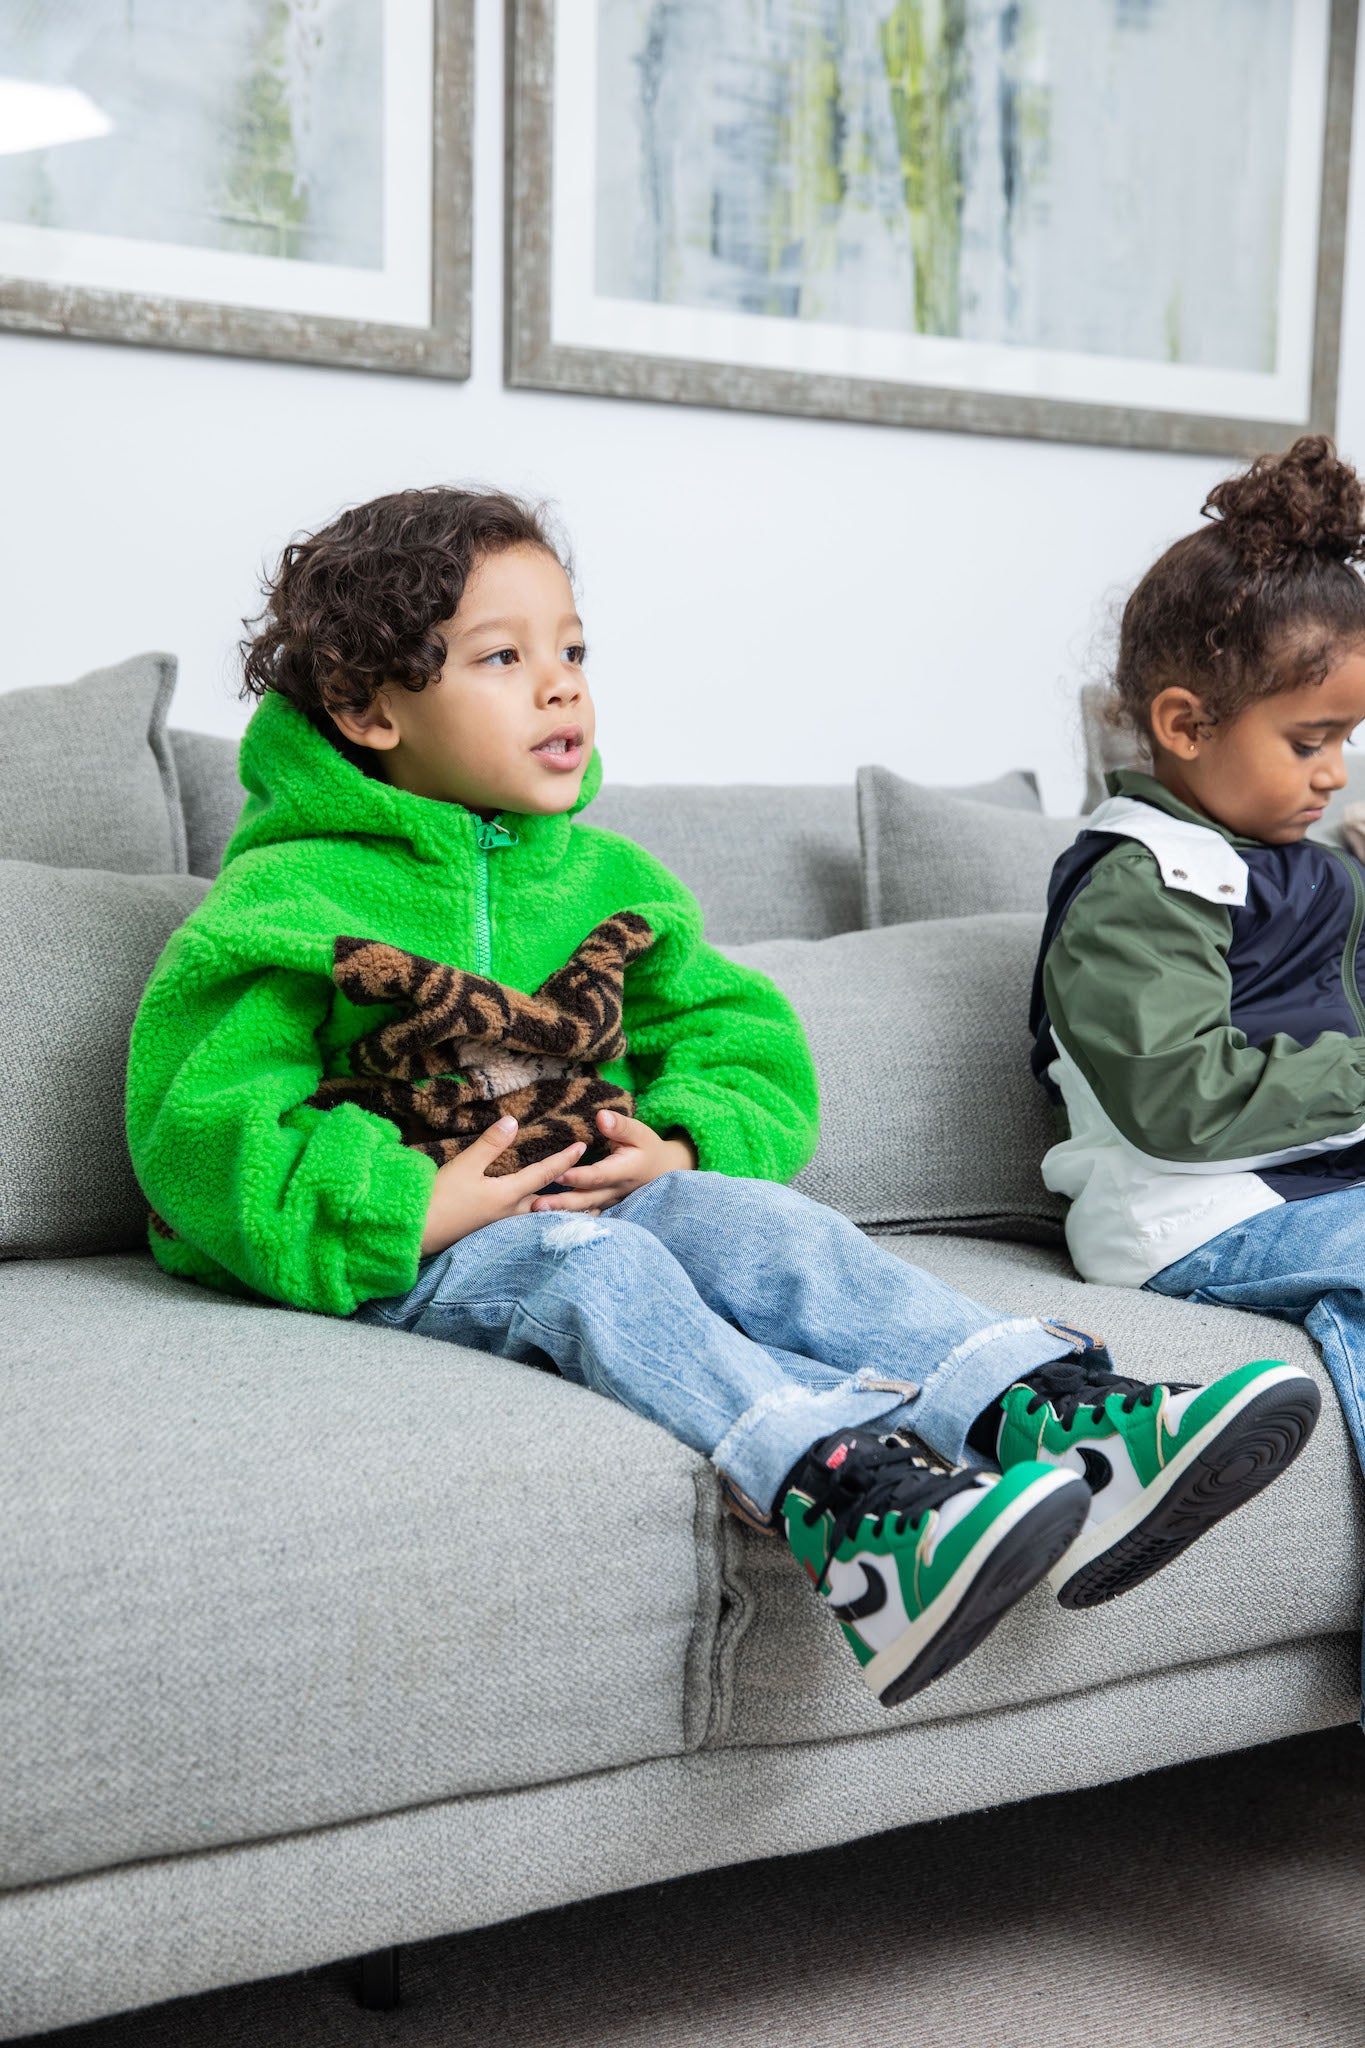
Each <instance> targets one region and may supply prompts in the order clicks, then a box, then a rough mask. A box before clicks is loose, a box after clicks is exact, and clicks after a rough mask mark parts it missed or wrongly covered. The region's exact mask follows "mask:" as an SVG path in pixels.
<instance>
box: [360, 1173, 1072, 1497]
mask: <svg viewBox="0 0 1365 2048" xmlns="http://www.w3.org/2000/svg"><path fill="white" fill-rule="evenodd" d="M356 1313H357V1318H358V1320H360V1321H362V1322H374V1323H384V1324H388V1325H390V1326H391V1327H394V1328H397V1329H404V1330H415V1331H417V1332H418V1333H419V1334H420V1335H422V1336H425V1337H444V1338H446V1339H447V1340H448V1341H449V1342H451V1343H455V1344H469V1345H472V1346H473V1347H474V1348H475V1349H476V1350H480V1351H491V1352H494V1353H495V1354H496V1355H497V1356H499V1357H501V1358H511V1359H516V1360H519V1361H522V1362H524V1363H532V1364H540V1365H544V1364H545V1362H546V1360H547V1359H548V1360H549V1361H550V1362H551V1363H552V1364H553V1365H555V1366H556V1367H558V1369H559V1371H560V1372H561V1373H562V1374H563V1375H564V1377H565V1378H566V1379H569V1380H576V1381H578V1383H579V1384H580V1385H582V1386H587V1387H591V1388H593V1389H594V1390H595V1391H596V1392H597V1393H600V1394H609V1395H610V1396H611V1397H612V1398H613V1399H614V1400H617V1401H620V1402H622V1403H623V1404H624V1405H625V1406H626V1407H627V1408H631V1409H633V1410H634V1411H635V1413H636V1414H637V1415H643V1416H646V1417H647V1418H648V1419H649V1420H650V1421H651V1422H657V1423H659V1424H660V1425H661V1426H662V1427H663V1428H664V1429H667V1430H669V1431H670V1432H671V1433H672V1434H673V1435H674V1436H676V1437H679V1438H680V1439H681V1440H682V1442H683V1443H685V1444H690V1445H691V1446H692V1448H693V1449H694V1450H697V1451H701V1452H704V1453H705V1455H706V1456H707V1457H709V1458H710V1459H711V1460H712V1462H713V1463H714V1464H715V1465H716V1467H717V1468H718V1469H719V1470H720V1471H721V1472H722V1473H723V1474H724V1475H725V1476H726V1477H727V1478H728V1479H729V1480H730V1481H731V1483H732V1484H733V1485H734V1486H735V1487H736V1488H737V1489H738V1490H739V1491H740V1493H742V1494H743V1495H745V1496H746V1497H747V1498H748V1500H749V1501H750V1502H752V1503H753V1504H754V1506H756V1507H758V1508H759V1509H761V1510H762V1511H763V1512H764V1513H767V1512H768V1511H769V1510H770V1509H771V1508H772V1506H773V1503H774V1501H775V1499H776V1496H777V1493H778V1489H779V1487H780V1486H781V1484H782V1481H783V1480H784V1479H785V1478H786V1477H787V1475H788V1473H789V1472H790V1471H791V1469H792V1467H793V1466H794V1465H795V1464H796V1462H797V1460H798V1459H799V1458H800V1457H801V1456H802V1455H803V1454H804V1453H805V1452H806V1451H808V1450H809V1449H810V1447H811V1445H812V1444H814V1443H816V1442H818V1441H819V1439H820V1438H821V1437H824V1436H828V1435H830V1434H832V1433H833V1432H834V1431H835V1430H840V1429H848V1428H853V1427H867V1426H868V1425H870V1424H872V1423H877V1424H879V1425H880V1426H881V1430H882V1432H883V1433H885V1432H886V1431H888V1430H891V1429H899V1428H909V1429H912V1430H913V1431H914V1433H915V1435H916V1436H917V1437H919V1439H920V1440H921V1442H923V1443H924V1444H926V1445H927V1446H928V1448H929V1449H930V1450H931V1451H934V1452H936V1453H937V1454H938V1455H939V1456H940V1457H942V1458H946V1459H949V1460H950V1461H952V1462H953V1463H960V1462H962V1461H964V1459H965V1461H966V1462H968V1463H977V1462H979V1461H978V1460H977V1459H976V1457H975V1455H974V1453H972V1452H970V1451H968V1450H967V1448H966V1444H965V1439H966V1433H967V1431H968V1429H969V1428H970V1427H971V1424H972V1422H973V1421H974V1419H975V1418H976V1416H977V1415H979V1414H980V1412H981V1410H982V1409H983V1408H985V1407H986V1406H987V1405H988V1403H989V1402H991V1401H993V1400H995V1399H996V1397H997V1396H998V1395H1000V1394H1002V1393H1003V1392H1004V1390H1005V1388H1006V1387H1008V1386H1010V1385H1011V1384H1012V1383H1013V1382H1014V1381H1015V1380H1017V1379H1019V1378H1020V1377H1021V1376H1022V1375H1023V1374H1024V1373H1027V1372H1032V1371H1034V1370H1035V1369H1036V1368H1037V1367H1038V1366H1040V1365H1045V1364H1047V1363H1048V1362H1049V1360H1051V1359H1054V1358H1064V1357H1066V1356H1067V1355H1068V1354H1069V1353H1071V1352H1073V1351H1074V1350H1076V1349H1077V1348H1078V1347H1077V1341H1076V1338H1075V1336H1074V1333H1067V1332H1064V1331H1061V1330H1058V1329H1051V1328H1049V1327H1048V1326H1047V1325H1045V1324H1043V1323H1041V1322H1039V1321H1037V1320H1036V1319H1035V1318H1033V1317H1029V1316H1012V1317H1002V1316H1000V1315H997V1314H996V1313H995V1312H994V1311H992V1310H991V1309H987V1308H982V1307H980V1306H979V1305H978V1304H977V1303H976V1302H974V1301H968V1300H967V1298H966V1297H965V1295H961V1294H958V1293H957V1292H956V1291H955V1290H954V1289H953V1288H951V1287H947V1286H945V1285H944V1284H943V1282H942V1281H941V1280H935V1279H934V1278H933V1277H932V1275H931V1274H928V1273H922V1272H920V1271H919V1270H918V1269H917V1268H916V1267H914V1266H908V1265H906V1264H905V1263H904V1262H903V1261H902V1260H900V1259H898V1258H895V1257H894V1256H893V1255H892V1254H891V1253H890V1252H887V1251H883V1250H882V1249H881V1248H880V1247H879V1246H877V1245H876V1244H873V1243H872V1242H870V1241H869V1239H867V1238H866V1237H864V1236H863V1234H862V1232H861V1231H859V1230H857V1229H856V1228H855V1227H854V1225H853V1224H851V1223H849V1222H848V1221H847V1220H846V1219H845V1218H844V1217H842V1216H840V1215H839V1214H838V1213H837V1212H836V1211H835V1210H833V1209H825V1208H822V1207H821V1206H820V1205H819V1204H818V1203H816V1202H811V1201H808V1200H807V1199H806V1197H805V1196H804V1195H798V1194H794V1193H793V1192H792V1191H791V1189H790V1188H784V1187H779V1186H776V1185H774V1183H772V1182H771V1181H762V1180H733V1179H731V1178H730V1177H729V1176H728V1175H726V1174H719V1173H669V1174H665V1175H664V1176H663V1177H662V1179H660V1180H656V1181H651V1182H650V1183H649V1185H648V1186H647V1187H643V1188H639V1189H637V1190H636V1192H635V1193H634V1194H633V1195H629V1196H627V1198H626V1200H625V1201H624V1202H621V1203H620V1204H619V1205H618V1206H617V1207H616V1208H614V1209H609V1210H607V1211H606V1212H605V1214H603V1215H601V1216H587V1215H583V1214H578V1213H573V1212H568V1211H559V1212H555V1211H550V1210H547V1211H545V1212H543V1213H541V1214H539V1215H525V1216H512V1217H508V1218H507V1219H506V1220H505V1221H503V1222H501V1223H490V1224H488V1225H486V1226H485V1228H484V1229H482V1230H476V1231H475V1232H473V1233H472V1235H471V1236H469V1237H466V1238H462V1239H461V1240H460V1241H459V1242H458V1243H457V1244H453V1245H451V1246H450V1247H449V1249H448V1250H446V1251H443V1252H436V1253H433V1254H432V1256H431V1257H429V1258H426V1259H423V1260H422V1262H421V1264H420V1266H419V1268H418V1274H417V1284H416V1286H415V1287H413V1288H412V1289H411V1290H410V1292H409V1293H407V1294H402V1295H394V1296H391V1297H389V1298H388V1299H385V1300H379V1301H367V1302H365V1303H363V1304H362V1306H361V1307H360V1308H359V1309H358V1310H357V1312H356Z"/></svg>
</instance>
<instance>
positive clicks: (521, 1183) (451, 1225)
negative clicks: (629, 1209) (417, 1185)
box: [422, 1116, 588, 1258]
mask: <svg viewBox="0 0 1365 2048" xmlns="http://www.w3.org/2000/svg"><path fill="white" fill-rule="evenodd" d="M516 1135H517V1120H516V1118H515V1117H514V1116H505V1117H502V1118H501V1119H500V1120H499V1121H498V1122H497V1123H495V1124H494V1125H493V1126H492V1127H491V1129H489V1130H486V1131H481V1132H480V1133H479V1135H478V1137H477V1138H475V1140H474V1142H473V1143H472V1144H470V1145H466V1146H465V1148H464V1151H463V1152H457V1153H456V1155H455V1157H454V1158H453V1159H447V1161H446V1163H445V1165H444V1166H440V1167H438V1168H437V1169H436V1179H435V1181H434V1183H433V1184H432V1190H431V1202H430V1205H429V1206H428V1209H427V1220H426V1228H425V1229H424V1230H423V1232H422V1257H423V1258H426V1256H427V1254H428V1253H429V1252H443V1251H444V1250H445V1249H446V1247H447V1246H448V1245H452V1244H455V1243H456V1242H457V1241H458V1240H459V1239H460V1238H462V1237H468V1236H469V1235H470V1233H471V1231H475V1230H482V1229H483V1226H484V1224H485V1223H500V1222H501V1221H502V1219H503V1217H504V1216H524V1215H525V1214H526V1212H527V1210H528V1209H530V1208H531V1207H532V1205H533V1204H534V1202H535V1197H536V1196H537V1195H538V1194H539V1193H540V1191H541V1189H542V1188H544V1187H548V1186H549V1184H550V1182H551V1181H552V1180H559V1179H561V1178H562V1177H563V1173H564V1169H565V1167H566V1166H572V1165H573V1163H574V1161H575V1159H581V1158H582V1157H583V1154H584V1153H585V1152H586V1151H587V1149H588V1148H587V1146H586V1145H584V1144H581V1143H580V1144H577V1145H566V1146H565V1148H564V1150H563V1151H562V1152H556V1153H555V1155H554V1158H553V1159H540V1160H537V1162H536V1164H535V1165H534V1166H523V1167H522V1169H521V1171H520V1172H519V1173H504V1174H499V1175H497V1176H496V1178H490V1177H489V1173H488V1169H489V1167H490V1166H491V1165H492V1164H493V1161H494V1160H495V1159H496V1158H497V1156H498V1154H499V1153H500V1152H505V1151H506V1150H507V1147H508V1146H509V1145H510V1144H511V1142H512V1140H513V1138H515V1136H516Z"/></svg>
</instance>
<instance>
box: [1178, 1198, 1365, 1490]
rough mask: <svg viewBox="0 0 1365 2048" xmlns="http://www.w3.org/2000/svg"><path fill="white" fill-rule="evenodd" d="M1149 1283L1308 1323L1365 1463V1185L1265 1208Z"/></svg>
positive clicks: (1188, 1296)
mask: <svg viewBox="0 0 1365 2048" xmlns="http://www.w3.org/2000/svg"><path fill="white" fill-rule="evenodd" d="M1147 1285H1148V1286H1149V1287H1151V1288H1154V1289H1155V1290H1156V1292H1157V1293H1158V1294H1174V1295H1180V1296H1182V1297H1184V1299H1186V1300H1187V1301H1204V1302H1214V1303H1219V1304H1224V1305H1226V1306H1228V1307H1231V1308H1250V1309H1258V1310H1259V1311H1260V1313H1261V1314H1262V1315H1267V1316H1282V1317H1284V1318H1285V1320H1286V1321H1288V1322H1292V1323H1302V1324H1303V1327H1304V1328H1305V1330H1307V1332H1308V1334H1309V1336H1310V1337H1311V1338H1312V1339H1313V1341H1314V1343H1315V1344H1316V1345H1317V1347H1318V1349H1319V1350H1320V1351H1321V1353H1322V1362H1323V1364H1324V1365H1325V1366H1326V1367H1327V1370H1328V1372H1329V1374H1330V1375H1331V1379H1332V1385H1333V1386H1334V1387H1335V1388H1336V1390H1337V1396H1338V1399H1339V1400H1340V1402H1341V1408H1342V1413H1343V1414H1344V1415H1345V1417H1346V1426H1347V1428H1348V1429H1349V1430H1350V1432H1351V1439H1352V1442H1353V1443H1354V1444H1355V1447H1356V1454H1357V1456H1358V1457H1359V1458H1360V1459H1361V1461H1362V1463H1365V1410H1363V1409H1362V1395H1363V1394H1365V1187H1359V1188H1342V1189H1341V1190H1340V1192H1339V1193H1337V1194H1334V1195H1310V1196H1309V1197H1308V1199H1307V1200H1306V1201H1302V1202H1286V1203H1285V1204H1284V1206H1283V1208H1279V1209H1264V1210H1262V1212H1261V1214H1260V1215H1259V1216H1252V1217H1250V1218H1249V1219H1248V1221H1247V1222H1245V1223H1235V1224H1234V1225H1233V1227H1232V1229H1231V1230H1225V1231H1223V1232H1222V1234H1221V1235H1220V1236H1218V1237H1212V1238H1210V1239H1209V1242H1208V1243H1207V1244H1201V1245H1200V1247H1199V1249H1198V1251H1194V1252H1190V1253H1189V1255H1188V1256H1187V1257H1186V1258H1183V1259H1177V1261H1176V1263H1175V1264H1174V1265H1173V1266H1166V1267H1164V1268H1163V1269H1162V1271H1161V1272H1160V1273H1157V1274H1154V1275H1153V1277H1152V1278H1151V1279H1150V1280H1149V1281H1148V1282H1147Z"/></svg>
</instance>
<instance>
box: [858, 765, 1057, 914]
mask: <svg viewBox="0 0 1365 2048" xmlns="http://www.w3.org/2000/svg"><path fill="white" fill-rule="evenodd" d="M1080 825H1081V821H1080V819H1079V818H1047V817H1044V816H1043V814H1042V812H1041V811H1020V810H1016V809H1006V808H1004V807H1002V806H1001V805H998V804H990V805H987V804H983V803H981V802H980V801H978V800H975V799H973V798H972V797H970V796H969V795H967V794H966V793H964V794H962V795H958V794H956V793H955V792H953V791H950V790H943V789H926V788H924V787H922V786H921V785H920V784H919V783H916V782H906V781H905V780H904V778H903V777H901V776H899V775H893V774H892V773H891V770H890V769H889V768H860V769H859V770H858V832H859V836H860V839H861V842H862V890H863V897H862V911H863V923H864V924H865V925H867V926H868V927H872V926H876V925H884V924H905V923H915V922H919V921H920V920H922V919H927V918H935V917H974V916H979V915H980V914H982V913H983V912H986V911H995V910H1038V911H1041V910H1042V909H1043V908H1044V906H1045V904H1046V902H1047V885H1048V878H1049V876H1050V875H1051V873H1052V867H1053V863H1054V861H1055V860H1056V859H1057V856H1058V855H1059V854H1060V853H1062V852H1064V851H1065V849H1066V848H1067V847H1068V846H1070V844H1071V842H1072V840H1073V839H1074V838H1075V836H1076V834H1077V832H1078V831H1079V830H1080Z"/></svg>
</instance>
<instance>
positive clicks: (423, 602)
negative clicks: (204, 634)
mask: <svg viewBox="0 0 1365 2048" xmlns="http://www.w3.org/2000/svg"><path fill="white" fill-rule="evenodd" d="M515 547H537V548H544V549H545V551H546V553H547V554H551V555H553V556H554V557H555V559H556V560H557V561H559V562H562V563H564V566H565V568H567V567H568V563H567V561H566V559H565V555H564V552H563V550H562V548H561V547H560V546H559V545H557V543H556V540H555V539H554V538H553V537H552V535H551V533H550V530H549V527H548V525H547V523H546V517H545V514H544V513H543V512H542V511H540V510H537V509H536V508H534V507H532V506H530V505H526V504H523V503H522V501H521V500H520V499H519V498H514V497H511V496H509V495H508V493H507V492H505V491H490V490H476V489H467V490H459V489H454V488H452V487H447V486H445V485H432V486H430V487H428V488H425V489H422V490H412V491H395V492H393V493H392V495H391V496H389V497H386V498H371V499H370V501H369V502H368V504H364V505H353V506H351V507H350V508H349V509H348V510H347V511H345V512H342V513H339V514H338V516H337V517H336V518H335V519H334V520H333V521H332V523H331V525H330V526H324V527H323V528H321V530H320V531H319V532H317V533H314V534H309V535H306V536H305V537H304V538H303V539H300V540H292V541H290V543H289V545H288V547H286V549H285V550H284V553H283V554H282V555H281V556H280V562H279V567H278V568H277V569H276V571H275V574H274V576H273V577H270V578H268V579H266V581H265V584H264V595H265V608H264V610H263V611H262V612H261V614H260V616H259V618H255V619H243V621H242V624H243V625H244V626H245V627H246V629H247V633H248V634H249V636H250V637H249V638H248V639H245V640H243V641H242V642H241V645H240V651H241V655H242V666H243V678H242V689H241V694H242V696H244V697H246V696H252V697H263V696H265V694H266V693H267V691H270V690H275V691H278V692H279V694H280V695H281V696H283V697H288V698H289V700H290V702H291V703H293V704H296V705H297V706H298V707H299V709H300V710H301V711H303V712H306V713H307V715H308V717H309V718H311V719H312V721H313V723H314V724H315V725H316V726H317V727H318V729H319V731H321V732H323V733H324V734H325V735H326V737H327V738H328V739H329V740H330V741H331V742H332V744H333V746H335V747H337V748H338V749H339V750H340V752H342V753H343V754H345V755H346V756H347V757H348V759H351V760H354V761H356V762H357V764H358V765H359V766H361V767H365V768H370V767H371V766H372V765H373V764H372V763H371V762H370V761H369V760H368V759H366V758H365V754H366V750H365V749H363V748H355V747H353V746H352V745H351V743H350V742H349V741H348V740H347V739H346V738H345V736H344V734H343V733H341V731H340V730H339V729H338V727H337V726H336V725H335V724H334V722H333V720H332V717H331V715H330V714H331V712H332V711H333V710H350V711H364V710H366V709H367V708H368V706H369V705H370V704H372V703H373V701H374V699H375V697H376V695H377V694H378V692H379V690H380V689H381V688H382V687H383V686H384V685H386V684H395V683H396V684H400V685H401V686H402V688H403V689H405V690H424V689H425V688H426V686H427V684H428V683H430V682H434V681H435V680H436V678H437V676H439V674H440V673H441V668H442V665H443V663H444V661H445V658H446V648H445V642H444V641H443V639H442V637H441V634H440V631H439V630H438V629H439V627H440V625H441V623H442V621H444V620H446V619H449V618H450V617H452V615H453V614H454V613H455V611H456V610H457V609H458V607H459V603H460V599H461V598H462V597H463V595H464V588H465V584H466V583H467V582H468V581H469V578H470V575H471V574H472V572H473V570H474V569H475V567H476V566H477V565H478V563H479V562H480V561H482V560H483V559H484V557H485V556H487V555H494V554H501V553H502V552H503V551H504V549H507V548H515Z"/></svg>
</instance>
